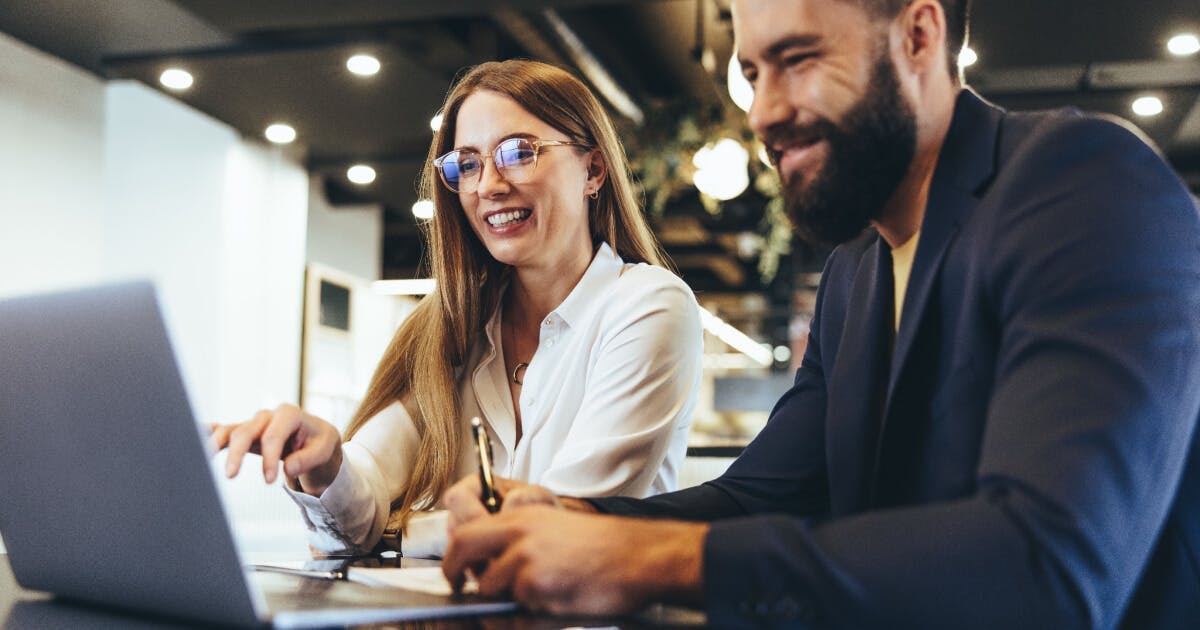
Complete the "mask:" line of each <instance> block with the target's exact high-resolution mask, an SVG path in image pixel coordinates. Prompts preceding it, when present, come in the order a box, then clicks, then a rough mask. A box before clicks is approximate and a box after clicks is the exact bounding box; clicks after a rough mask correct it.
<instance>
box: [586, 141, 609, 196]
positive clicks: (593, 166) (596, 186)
mask: <svg viewBox="0 0 1200 630" xmlns="http://www.w3.org/2000/svg"><path fill="white" fill-rule="evenodd" d="M587 174H588V178H587V187H586V188H584V193H585V194H587V195H589V196H591V195H594V194H596V193H597V192H600V188H601V187H602V186H604V180H605V179H607V178H608V164H607V163H606V162H605V161H604V156H603V155H602V154H601V153H600V149H592V151H591V153H590V154H589V156H588V166H587Z"/></svg>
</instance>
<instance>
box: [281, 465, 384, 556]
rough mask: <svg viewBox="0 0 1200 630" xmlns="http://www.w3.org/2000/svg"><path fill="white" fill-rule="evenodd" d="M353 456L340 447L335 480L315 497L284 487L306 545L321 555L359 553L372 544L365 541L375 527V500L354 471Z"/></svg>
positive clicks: (363, 481)
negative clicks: (302, 527)
mask: <svg viewBox="0 0 1200 630" xmlns="http://www.w3.org/2000/svg"><path fill="white" fill-rule="evenodd" d="M353 453H354V450H353V449H350V448H345V447H343V457H342V465H341V467H340V468H338V473H337V476H336V477H334V479H333V483H331V484H329V487H328V488H326V489H325V491H324V492H322V493H321V496H319V497H315V496H313V495H311V494H307V493H305V492H301V491H298V490H293V489H292V488H291V487H289V484H284V491H285V492H287V494H288V496H290V497H291V498H292V500H293V501H295V502H296V505H298V506H299V507H300V513H301V515H302V516H303V518H304V523H305V526H306V527H307V529H308V532H309V536H308V538H309V544H311V545H312V546H313V548H314V549H316V550H317V551H319V552H321V553H342V552H347V551H360V550H363V549H365V548H367V547H370V546H372V545H373V544H374V543H373V542H372V541H370V540H369V538H370V535H371V530H372V529H373V526H374V524H375V500H374V497H373V496H372V494H371V490H370V488H369V487H368V484H367V483H366V482H365V480H363V479H362V477H361V476H360V475H358V474H357V473H356V471H355V467H354V465H353V460H354V459H355V457H354V455H353Z"/></svg>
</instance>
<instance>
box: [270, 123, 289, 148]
mask: <svg viewBox="0 0 1200 630" xmlns="http://www.w3.org/2000/svg"><path fill="white" fill-rule="evenodd" d="M263 135H265V136H266V137H267V140H270V141H271V142H274V143H275V144H288V143H289V142H291V141H293V140H295V139H296V130H295V129H294V128H292V126H291V125H285V124H283V123H275V124H273V125H271V126H269V127H267V130H266V132H264V133H263Z"/></svg>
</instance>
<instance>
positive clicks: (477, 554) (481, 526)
mask: <svg viewBox="0 0 1200 630" xmlns="http://www.w3.org/2000/svg"><path fill="white" fill-rule="evenodd" d="M476 488H478V485H476ZM447 497H448V498H449V494H448V495H447ZM471 498H472V499H473V500H474V501H475V503H476V504H478V503H479V498H478V493H474V494H473V495H472V496H471ZM506 501H507V499H506ZM506 508H507V506H506ZM480 509H481V510H482V506H480ZM483 516H489V517H488V518H482V517H483ZM707 533H708V525H706V524H697V523H684V522H678V521H651V520H638V519H627V518H619V517H615V516H601V515H592V514H580V513H577V512H572V511H570V510H562V509H554V508H552V507H549V506H547V505H532V506H531V505H528V504H526V505H523V506H516V507H513V508H508V509H504V510H502V511H501V513H499V514H496V515H488V514H487V511H486V510H483V512H482V514H478V515H477V516H476V517H475V518H472V519H468V520H467V521H459V523H458V525H457V526H454V527H453V528H452V529H451V531H450V544H449V547H448V548H447V550H446V556H445V557H444V558H443V560H442V571H443V572H445V574H446V578H447V579H448V580H450V583H451V584H452V585H454V587H455V588H460V587H461V586H462V584H463V581H464V579H465V573H466V571H468V570H470V571H471V572H472V573H473V574H474V575H475V577H476V579H477V580H478V581H479V590H480V592H482V593H483V594H485V595H491V596H501V595H511V596H512V597H513V598H514V599H516V600H517V601H518V602H520V603H521V604H522V605H524V606H525V607H526V608H529V609H531V610H537V611H546V612H551V613H555V614H566V613H578V614H586V615H622V614H630V613H634V612H637V611H639V610H641V609H642V608H644V607H645V606H646V605H648V604H650V603H653V602H673V603H682V604H690V605H696V606H698V605H700V604H701V603H702V602H701V599H702V594H703V580H702V561H703V552H704V537H705V536H706V535H707Z"/></svg>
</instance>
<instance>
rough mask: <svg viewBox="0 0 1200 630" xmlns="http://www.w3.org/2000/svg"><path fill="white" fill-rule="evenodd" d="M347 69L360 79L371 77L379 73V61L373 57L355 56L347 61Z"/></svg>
mask: <svg viewBox="0 0 1200 630" xmlns="http://www.w3.org/2000/svg"><path fill="white" fill-rule="evenodd" d="M346 68H347V69H348V70H350V72H353V73H354V74H357V75H358V76H360V77H370V76H374V75H375V74H376V73H378V72H379V60H378V59H376V58H375V57H373V56H371V55H354V56H353V57H351V58H349V59H347V60H346Z"/></svg>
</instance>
